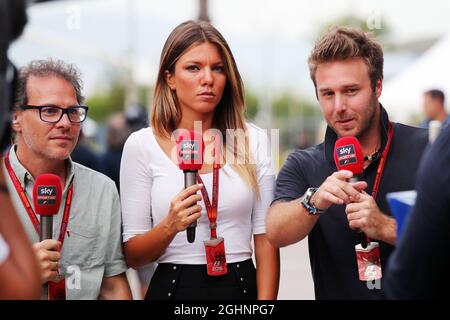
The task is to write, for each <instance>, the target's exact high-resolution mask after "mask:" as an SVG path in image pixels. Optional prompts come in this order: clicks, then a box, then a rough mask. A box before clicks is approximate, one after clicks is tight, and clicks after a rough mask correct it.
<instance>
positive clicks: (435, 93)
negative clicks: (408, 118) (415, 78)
mask: <svg viewBox="0 0 450 320" xmlns="http://www.w3.org/2000/svg"><path fill="white" fill-rule="evenodd" d="M423 110H424V112H425V117H426V120H425V121H424V122H423V123H422V124H421V125H420V126H421V127H423V128H428V126H429V123H430V121H432V120H438V121H440V122H441V123H442V125H443V126H444V125H447V124H448V123H450V115H449V114H448V113H447V111H446V110H445V95H444V92H443V91H441V90H438V89H432V90H428V91H426V92H425V93H424V94H423Z"/></svg>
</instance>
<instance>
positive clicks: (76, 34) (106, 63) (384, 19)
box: [10, 0, 450, 97]
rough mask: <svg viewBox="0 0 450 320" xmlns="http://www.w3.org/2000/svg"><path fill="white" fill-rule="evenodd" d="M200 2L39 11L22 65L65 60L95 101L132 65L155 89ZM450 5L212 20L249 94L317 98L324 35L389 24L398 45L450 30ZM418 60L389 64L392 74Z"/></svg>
mask: <svg viewBox="0 0 450 320" xmlns="http://www.w3.org/2000/svg"><path fill="white" fill-rule="evenodd" d="M197 6H198V0H151V1H145V0H127V1H126V0H89V1H87V0H77V1H70V0H66V1H54V2H49V3H42V4H37V5H34V6H32V7H31V8H30V9H29V12H28V13H29V19H30V21H29V23H28V25H27V27H26V30H25V33H24V35H23V36H22V37H21V38H20V39H19V40H18V41H17V42H16V43H15V44H14V45H13V46H12V47H11V49H10V57H11V58H12V60H13V61H14V62H15V63H16V64H17V65H18V66H21V65H24V64H26V63H27V62H28V61H30V60H32V59H37V58H45V57H57V58H62V59H64V60H67V61H70V62H73V63H75V64H77V65H78V66H79V67H80V69H81V71H82V73H83V74H84V77H85V90H86V92H87V93H88V95H89V94H91V93H93V92H94V91H95V90H97V89H98V88H102V86H104V85H105V83H107V82H108V79H107V72H106V71H107V70H110V69H112V68H114V67H118V66H124V65H127V63H128V62H130V61H131V64H132V67H133V73H134V76H135V78H136V80H137V81H138V82H140V83H145V84H152V83H153V82H154V79H155V77H156V73H157V68H158V63H159V55H160V53H161V49H162V47H163V44H164V41H165V39H166V38H167V36H168V35H169V33H170V31H171V30H172V29H173V28H174V27H175V26H176V25H178V24H179V23H180V22H182V21H185V20H188V19H195V18H196V17H197V10H198V9H197ZM449 12H450V1H445V0H427V1H419V0H411V1H406V0H396V1H388V0H378V1H373V0H335V1H325V0H315V1H301V0H276V1H275V0H209V16H210V18H211V20H212V22H213V24H214V25H215V26H216V27H217V28H218V29H219V30H220V31H221V33H222V34H223V35H224V37H225V38H226V39H227V41H228V43H229V45H230V47H231V49H232V51H233V53H234V56H235V59H236V61H237V64H238V67H239V69H240V72H241V75H242V77H243V79H244V83H245V84H246V86H247V87H249V88H251V89H253V90H256V92H263V93H265V94H268V95H273V94H276V93H277V92H279V91H280V90H284V89H286V88H287V89H289V90H292V91H295V92H297V93H299V94H300V95H309V96H310V97H312V96H313V87H312V84H311V81H310V80H309V75H308V69H307V64H306V59H307V57H308V54H309V51H310V49H311V47H312V45H313V42H314V40H315V39H316V38H317V36H318V30H319V28H320V27H321V26H322V25H323V24H324V23H327V22H328V21H330V20H333V19H335V18H337V17H339V16H342V15H345V14H348V13H353V14H356V15H358V16H361V17H363V18H364V19H365V20H366V21H367V23H368V24H369V25H371V26H372V27H378V28H383V27H384V26H385V25H389V26H390V29H391V32H392V39H394V40H395V41H398V42H404V41H408V40H414V39H420V38H422V37H430V36H432V37H435V36H439V35H443V34H445V33H447V32H448V31H450V20H449V19H448V14H449ZM413 58H414V57H409V56H408V55H402V56H401V57H400V58H399V57H397V56H395V55H393V56H391V57H386V69H387V74H389V73H392V72H396V71H397V70H399V69H401V68H403V67H405V66H407V65H408V63H410V62H411V60H412V59H413Z"/></svg>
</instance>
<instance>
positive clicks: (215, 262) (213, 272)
mask: <svg viewBox="0 0 450 320" xmlns="http://www.w3.org/2000/svg"><path fill="white" fill-rule="evenodd" d="M203 242H204V244H205V251H206V267H207V271H208V275H210V276H223V275H225V274H227V273H228V270H227V261H226V257H225V242H224V239H223V238H222V237H218V238H216V239H209V240H204V241H203Z"/></svg>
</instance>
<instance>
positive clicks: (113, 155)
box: [100, 113, 131, 193]
mask: <svg viewBox="0 0 450 320" xmlns="http://www.w3.org/2000/svg"><path fill="white" fill-rule="evenodd" d="M130 134H131V128H130V127H129V126H128V124H127V119H126V118H125V115H124V114H123V113H115V114H113V115H111V116H110V117H109V118H108V120H107V128H106V152H105V153H104V154H103V155H101V157H100V162H101V164H102V168H101V172H102V173H104V174H105V175H107V176H108V177H110V178H111V179H112V180H113V181H114V182H115V183H116V186H117V189H118V190H119V193H120V181H119V177H120V161H121V159H122V151H123V146H124V144H125V141H126V140H127V138H128V136H129V135H130Z"/></svg>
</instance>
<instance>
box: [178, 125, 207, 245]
mask: <svg viewBox="0 0 450 320" xmlns="http://www.w3.org/2000/svg"><path fill="white" fill-rule="evenodd" d="M204 150H205V143H204V141H203V136H202V134H201V133H199V132H196V131H185V133H184V134H181V135H180V136H179V137H178V139H177V155H178V166H179V167H180V169H181V170H183V172H184V188H188V187H190V186H193V185H194V184H196V183H197V172H198V170H200V169H201V168H202V165H203V152H204ZM196 226H197V221H194V222H193V223H192V224H191V225H190V226H189V227H188V228H187V229H186V234H187V240H188V242H189V243H192V242H194V241H195V228H196Z"/></svg>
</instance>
